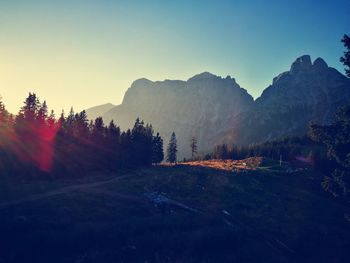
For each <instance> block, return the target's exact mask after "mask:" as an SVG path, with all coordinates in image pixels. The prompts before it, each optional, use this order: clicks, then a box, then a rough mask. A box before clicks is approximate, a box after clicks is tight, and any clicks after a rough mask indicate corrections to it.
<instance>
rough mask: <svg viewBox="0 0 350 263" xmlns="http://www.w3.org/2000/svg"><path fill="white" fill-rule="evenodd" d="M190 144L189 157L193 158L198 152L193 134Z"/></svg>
mask: <svg viewBox="0 0 350 263" xmlns="http://www.w3.org/2000/svg"><path fill="white" fill-rule="evenodd" d="M190 146H191V157H192V159H194V156H195V155H196V154H197V153H198V147H197V139H196V137H195V136H192V138H191V144H190Z"/></svg>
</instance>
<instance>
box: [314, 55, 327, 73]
mask: <svg viewBox="0 0 350 263" xmlns="http://www.w3.org/2000/svg"><path fill="white" fill-rule="evenodd" d="M313 66H314V68H316V69H319V70H324V69H327V68H328V65H327V63H326V62H325V61H324V60H323V59H322V58H317V59H316V60H315V61H314V64H313Z"/></svg>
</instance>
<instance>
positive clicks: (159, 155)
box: [152, 133, 164, 163]
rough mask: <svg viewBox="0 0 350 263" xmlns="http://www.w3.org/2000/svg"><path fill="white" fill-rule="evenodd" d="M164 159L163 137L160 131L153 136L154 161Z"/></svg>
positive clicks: (158, 161) (157, 161)
mask: <svg viewBox="0 0 350 263" xmlns="http://www.w3.org/2000/svg"><path fill="white" fill-rule="evenodd" d="M163 159H164V152H163V139H162V137H160V135H159V133H157V135H156V136H154V137H153V145H152V163H160V162H162V161H163Z"/></svg>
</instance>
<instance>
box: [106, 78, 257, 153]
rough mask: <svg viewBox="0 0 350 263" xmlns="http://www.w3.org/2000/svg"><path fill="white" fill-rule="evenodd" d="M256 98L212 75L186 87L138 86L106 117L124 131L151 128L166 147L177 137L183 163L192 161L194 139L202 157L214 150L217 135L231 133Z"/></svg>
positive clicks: (177, 82)
mask: <svg viewBox="0 0 350 263" xmlns="http://www.w3.org/2000/svg"><path fill="white" fill-rule="evenodd" d="M253 103H254V102H253V98H252V97H251V96H250V95H249V94H248V93H247V91H246V90H244V89H242V88H241V87H240V86H239V85H238V84H237V83H236V82H235V80H234V79H233V78H231V77H229V76H228V77H226V78H221V77H218V76H215V75H213V74H210V73H208V72H205V73H202V74H199V75H196V76H194V77H192V78H190V79H188V80H187V81H180V80H165V81H156V82H153V81H150V80H147V79H139V80H136V81H135V82H134V83H133V84H132V85H131V87H130V88H129V89H128V91H127V92H126V94H125V96H124V100H123V102H122V104H121V105H119V106H117V107H115V108H113V109H112V110H110V111H109V112H107V113H105V114H104V115H103V118H104V120H105V121H106V122H108V121H110V120H111V119H114V120H115V121H116V123H117V124H118V125H120V126H121V128H122V129H127V128H130V127H132V126H133V124H134V121H135V119H136V118H137V117H140V118H141V119H143V120H144V121H145V122H146V123H151V124H152V125H153V128H154V130H155V131H158V132H159V133H160V134H161V136H162V137H163V138H164V142H165V146H166V145H167V142H168V140H169V138H170V135H171V133H172V132H173V131H175V133H176V136H177V139H178V150H179V152H178V157H179V158H183V157H189V156H190V146H189V145H190V139H191V137H192V136H195V137H196V138H197V140H198V148H199V151H201V152H208V151H211V150H212V147H213V145H215V144H216V138H217V135H218V134H221V133H223V132H225V131H227V130H229V129H231V128H232V126H231V123H232V118H234V117H236V116H237V115H238V114H240V113H242V112H245V111H247V110H249V109H250V108H251V107H252V106H253Z"/></svg>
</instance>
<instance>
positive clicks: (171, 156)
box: [166, 132, 177, 163]
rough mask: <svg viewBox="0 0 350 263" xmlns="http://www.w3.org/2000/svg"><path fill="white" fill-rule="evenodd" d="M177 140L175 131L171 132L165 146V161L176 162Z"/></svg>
mask: <svg viewBox="0 0 350 263" xmlns="http://www.w3.org/2000/svg"><path fill="white" fill-rule="evenodd" d="M176 155H177V140H176V135H175V132H173V133H172V134H171V138H170V141H169V144H168V148H167V159H166V160H167V161H168V162H170V163H176V162H177V157H176Z"/></svg>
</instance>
